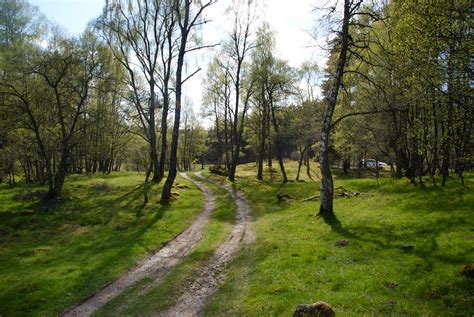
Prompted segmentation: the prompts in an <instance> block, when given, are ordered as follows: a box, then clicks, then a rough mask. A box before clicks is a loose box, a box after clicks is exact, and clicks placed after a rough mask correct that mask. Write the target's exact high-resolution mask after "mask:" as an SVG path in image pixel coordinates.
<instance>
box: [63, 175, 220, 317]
mask: <svg viewBox="0 0 474 317" xmlns="http://www.w3.org/2000/svg"><path fill="white" fill-rule="evenodd" d="M181 176H182V177H183V178H185V179H187V180H189V181H192V182H193V183H194V184H196V185H197V186H198V187H199V188H200V189H201V190H202V191H203V193H204V209H203V211H202V212H201V213H200V214H199V215H198V216H197V218H196V219H195V220H194V222H193V223H192V224H191V225H190V226H189V227H188V228H187V229H186V230H184V231H183V232H182V233H180V234H178V235H177V236H176V237H175V238H173V239H172V240H171V241H169V242H168V243H167V244H166V245H165V246H164V247H163V248H161V249H160V250H159V251H158V252H157V253H155V254H154V255H152V256H151V257H149V258H148V259H146V260H144V261H142V262H141V263H139V264H138V265H137V266H136V267H135V268H133V269H131V270H130V271H128V272H126V273H125V274H124V275H122V276H121V277H120V278H119V279H118V280H116V281H115V282H112V283H111V284H109V285H107V286H105V287H104V288H102V289H101V290H99V291H98V292H97V293H95V294H94V295H92V296H91V297H89V298H87V299H86V300H84V301H82V302H81V303H79V304H77V305H75V306H73V307H71V308H69V309H68V310H66V311H65V312H64V313H63V314H62V316H68V317H69V316H90V315H92V314H93V313H94V312H95V311H97V310H98V309H99V308H101V307H102V306H103V305H104V304H106V303H107V302H108V301H110V300H111V299H113V298H114V297H116V296H117V295H119V294H120V293H122V292H123V291H124V290H125V289H126V288H128V287H130V286H132V285H133V284H135V283H136V282H138V281H139V280H141V279H142V278H144V277H147V276H150V275H153V276H154V277H157V280H159V279H161V278H163V277H164V275H165V274H166V273H167V272H169V271H170V270H171V269H172V268H173V267H174V266H175V265H176V264H178V263H179V262H180V261H181V260H182V259H183V257H185V256H186V255H187V254H189V252H190V251H191V249H192V248H193V247H194V246H195V245H196V244H197V243H198V242H199V240H201V238H202V232H203V229H204V225H205V223H206V221H207V219H208V218H209V216H210V214H211V213H212V211H213V210H214V209H215V205H216V204H215V195H214V192H213V191H212V190H211V189H209V187H207V186H206V185H204V184H203V183H201V182H199V181H196V180H193V179H191V178H189V177H188V176H187V175H186V174H184V173H182V174H181Z"/></svg>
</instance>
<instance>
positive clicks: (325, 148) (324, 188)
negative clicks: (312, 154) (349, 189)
mask: <svg viewBox="0 0 474 317" xmlns="http://www.w3.org/2000/svg"><path fill="white" fill-rule="evenodd" d="M350 10H351V1H350V0H345V1H344V18H343V24H342V44H341V51H340V54H339V59H338V63H337V70H336V74H335V77H334V81H333V84H332V87H331V90H330V91H329V95H328V97H327V103H328V107H327V109H326V114H325V116H324V122H323V128H322V131H321V141H320V145H319V150H320V157H319V163H320V168H321V186H320V192H321V193H320V196H321V198H320V209H319V214H320V215H321V216H323V217H324V218H325V219H329V218H331V217H334V210H333V198H334V197H333V196H334V183H333V179H332V174H331V167H330V164H329V137H330V134H331V121H332V116H333V113H334V109H335V108H336V102H337V96H338V94H339V88H340V86H341V82H342V77H343V74H344V67H345V64H346V59H347V49H348V47H349V21H350V16H351V13H350Z"/></svg>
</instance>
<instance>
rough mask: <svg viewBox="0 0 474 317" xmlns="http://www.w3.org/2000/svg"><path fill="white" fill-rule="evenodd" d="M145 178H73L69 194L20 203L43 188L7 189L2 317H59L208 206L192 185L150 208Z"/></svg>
mask: <svg viewBox="0 0 474 317" xmlns="http://www.w3.org/2000/svg"><path fill="white" fill-rule="evenodd" d="M142 181H143V175H137V174H136V173H128V172H121V173H115V174H112V175H95V176H70V177H69V178H68V179H67V182H66V184H65V188H64V199H63V200H61V201H57V202H55V203H49V204H47V205H45V204H43V203H40V202H36V201H25V200H15V199H14V196H15V195H18V194H21V195H23V194H24V193H25V192H31V191H36V190H38V189H39V188H38V187H35V186H27V185H19V186H18V187H17V188H13V189H10V188H9V187H7V186H6V185H1V188H0V206H1V207H0V272H2V274H1V275H0V315H2V316H17V315H28V316H53V315H58V314H59V313H60V312H62V311H63V310H64V309H65V308H67V307H69V306H70V305H72V304H74V303H76V302H78V301H80V300H81V299H83V298H85V297H87V296H88V295H90V294H92V293H94V292H95V291H96V290H97V289H98V288H100V287H102V286H103V285H105V284H107V283H109V282H111V281H113V280H114V279H116V278H117V277H118V276H120V274H121V273H123V272H124V271H125V270H127V269H128V268H130V267H131V266H133V265H134V263H136V261H138V260H139V259H141V258H144V257H146V256H148V255H150V254H152V253H154V252H155V251H157V250H159V249H160V247H161V246H162V244H163V243H165V242H166V241H168V240H170V239H172V238H173V237H174V236H175V235H176V234H178V233H179V232H181V231H182V230H184V229H185V228H186V227H187V226H188V225H189V224H190V223H191V222H192V221H193V219H194V217H195V216H196V215H197V214H198V213H199V212H200V211H201V209H202V193H201V191H200V190H199V189H197V188H196V187H195V186H194V185H193V184H191V183H189V182H187V181H185V180H183V179H181V178H178V180H177V181H178V182H179V183H183V184H186V185H187V186H189V188H188V189H185V188H181V189H177V188H175V189H174V190H173V191H174V192H177V193H179V196H175V199H174V201H173V202H172V204H170V205H161V204H160V203H159V202H158V200H159V197H160V196H159V193H160V186H157V185H154V186H153V187H152V188H151V190H150V195H149V196H150V197H151V201H150V203H149V204H148V205H146V206H145V207H143V206H142V202H143V200H142V189H141V184H142Z"/></svg>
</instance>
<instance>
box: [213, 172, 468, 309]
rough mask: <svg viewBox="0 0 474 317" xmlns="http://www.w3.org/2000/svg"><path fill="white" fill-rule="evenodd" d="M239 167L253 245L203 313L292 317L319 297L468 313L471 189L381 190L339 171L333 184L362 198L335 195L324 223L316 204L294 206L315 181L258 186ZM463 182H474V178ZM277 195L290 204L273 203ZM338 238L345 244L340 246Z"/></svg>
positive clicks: (389, 183) (355, 305) (351, 305)
mask: <svg viewBox="0 0 474 317" xmlns="http://www.w3.org/2000/svg"><path fill="white" fill-rule="evenodd" d="M240 169H241V171H242V172H241V173H239V174H240V177H238V178H237V181H236V185H237V186H238V187H239V188H241V189H242V190H244V191H245V192H246V194H247V196H248V198H249V199H250V201H251V202H252V205H253V208H254V217H255V231H256V234H257V241H256V243H255V244H252V245H248V246H246V247H245V249H244V251H243V252H242V253H241V256H240V257H239V258H238V259H237V260H236V261H235V263H234V264H233V265H232V267H231V268H230V270H229V272H228V274H229V276H230V278H229V279H228V281H227V282H226V283H225V284H224V286H223V287H222V288H221V289H220V290H219V292H218V294H217V295H216V297H215V298H214V300H213V302H212V303H211V305H210V306H209V307H208V309H207V312H206V316H221V315H224V314H225V315H228V316H290V315H291V314H292V312H293V310H294V309H295V307H296V306H297V305H298V304H300V303H312V302H315V301H318V300H323V301H327V302H329V303H330V304H332V305H333V306H334V309H335V311H336V313H337V314H339V315H341V316H361V315H362V316H364V315H365V316H367V315H370V316H380V315H385V314H393V315H407V316H420V315H423V316H471V315H472V314H473V313H474V295H473V294H474V286H473V285H474V283H472V281H469V280H467V279H466V278H464V277H461V276H459V275H458V272H459V271H460V270H461V268H462V267H463V265H464V264H466V263H468V262H472V261H473V260H474V258H473V255H474V247H473V243H472V242H473V241H474V232H473V230H474V217H473V212H474V210H473V208H474V207H473V206H474V194H473V191H472V189H471V190H466V189H463V188H461V187H460V185H459V181H458V180H456V179H451V180H450V183H449V186H448V187H447V188H435V187H433V186H431V185H428V186H427V188H420V187H415V186H413V185H409V184H408V183H407V182H406V180H405V179H402V180H393V179H387V178H384V179H381V180H380V187H378V186H377V182H376V180H375V179H373V178H368V179H349V178H343V177H340V178H338V179H336V184H335V186H336V187H337V186H341V185H342V186H344V187H345V188H348V189H350V190H352V191H360V192H363V195H362V196H360V197H354V198H339V199H336V200H335V210H336V214H337V217H338V219H339V222H340V223H331V224H327V223H325V222H324V221H323V220H322V219H321V218H318V217H316V216H315V215H316V214H317V211H318V202H317V201H316V202H301V199H303V198H306V197H309V196H311V195H314V194H315V193H316V192H317V190H318V188H319V183H317V182H311V181H306V182H304V183H296V182H292V183H289V184H286V185H282V184H280V183H277V182H270V181H268V180H267V181H263V182H259V181H256V180H255V177H254V166H253V164H248V165H245V166H241V167H240ZM208 175H209V174H208ZM290 175H291V168H290ZM267 179H268V178H267ZM466 179H467V186H468V187H470V188H474V175H469V176H468V177H466ZM278 192H283V193H286V194H288V195H290V197H291V198H292V199H293V200H292V201H289V202H278V200H277V193H278ZM341 239H345V240H348V241H349V244H348V246H346V247H340V246H337V245H336V241H338V240H341ZM403 244H413V245H415V248H414V249H413V250H412V251H404V250H402V249H401V248H400V246H402V245H403ZM390 283H393V284H390Z"/></svg>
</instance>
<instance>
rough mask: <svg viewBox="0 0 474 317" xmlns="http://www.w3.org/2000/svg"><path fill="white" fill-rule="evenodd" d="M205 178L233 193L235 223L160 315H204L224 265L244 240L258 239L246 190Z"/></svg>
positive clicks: (247, 241)
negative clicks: (172, 304) (251, 225)
mask: <svg viewBox="0 0 474 317" xmlns="http://www.w3.org/2000/svg"><path fill="white" fill-rule="evenodd" d="M196 176H198V177H199V178H202V179H206V178H205V177H204V176H202V175H201V174H200V173H196ZM206 180H207V181H209V182H211V183H213V184H215V185H217V186H219V187H221V188H224V189H225V190H227V191H228V192H229V193H230V194H231V195H232V198H233V200H234V201H235V203H236V205H237V219H236V223H235V226H234V228H233V230H232V232H231V234H230V236H229V237H228V238H227V240H226V241H225V242H223V243H222V244H221V245H220V246H219V247H218V248H217V250H216V251H215V252H214V255H213V256H212V258H211V260H210V261H209V262H208V263H207V265H206V266H204V267H202V268H201V269H200V272H199V274H198V276H197V277H196V280H195V281H194V282H193V283H191V285H190V286H189V287H188V288H187V289H186V291H185V292H184V293H183V294H182V295H181V297H180V298H179V299H178V300H177V304H176V305H175V306H173V307H171V308H170V309H169V310H168V311H166V312H164V313H158V314H157V315H158V316H167V317H169V316H171V317H175V316H176V317H178V316H179V317H185V316H201V315H202V314H203V311H204V309H205V307H206V305H207V304H208V303H209V301H210V299H211V297H212V296H213V295H214V293H215V292H216V291H217V289H218V283H219V281H221V280H222V279H223V278H224V277H225V272H223V270H224V268H225V266H226V265H227V264H228V263H229V262H230V260H231V259H232V258H233V257H234V256H235V255H236V254H237V252H238V251H239V249H240V247H241V246H242V244H243V243H251V242H253V241H254V240H255V235H254V233H253V232H252V231H251V229H250V224H251V222H250V221H251V218H250V212H251V208H250V205H249V203H248V201H247V199H246V198H245V195H244V193H243V192H242V191H239V190H236V189H235V188H233V187H232V186H230V185H226V184H221V183H219V182H215V181H212V180H209V179H206Z"/></svg>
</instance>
